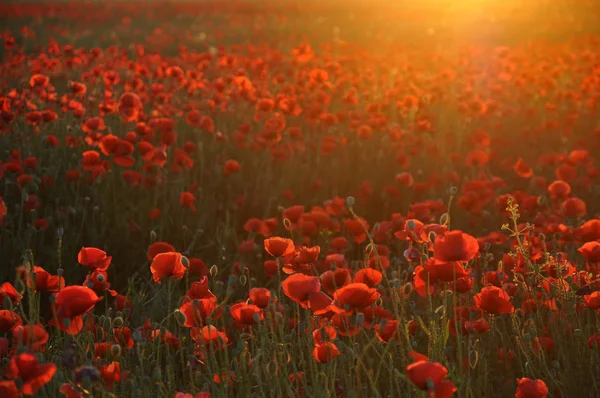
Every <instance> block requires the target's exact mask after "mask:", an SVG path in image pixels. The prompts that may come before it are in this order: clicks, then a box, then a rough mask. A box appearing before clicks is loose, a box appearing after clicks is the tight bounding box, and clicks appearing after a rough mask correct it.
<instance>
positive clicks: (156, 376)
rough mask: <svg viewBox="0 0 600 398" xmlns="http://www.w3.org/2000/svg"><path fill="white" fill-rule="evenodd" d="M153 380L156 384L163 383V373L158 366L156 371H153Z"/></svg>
mask: <svg viewBox="0 0 600 398" xmlns="http://www.w3.org/2000/svg"><path fill="white" fill-rule="evenodd" d="M152 380H154V381H155V382H161V381H162V371H161V370H160V368H159V367H158V366H157V367H155V368H154V370H153V371H152Z"/></svg>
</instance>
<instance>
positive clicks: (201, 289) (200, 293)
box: [183, 276, 217, 303]
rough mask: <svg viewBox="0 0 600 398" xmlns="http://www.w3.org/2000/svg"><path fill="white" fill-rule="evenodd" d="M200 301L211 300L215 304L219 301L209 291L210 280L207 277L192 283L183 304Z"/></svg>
mask: <svg viewBox="0 0 600 398" xmlns="http://www.w3.org/2000/svg"><path fill="white" fill-rule="evenodd" d="M199 299H209V300H212V301H215V302H216V301H217V298H216V297H215V295H214V294H213V293H212V292H211V291H210V290H209V289H208V278H207V277H205V276H204V277H202V279H201V280H199V281H196V282H192V284H191V285H190V288H189V289H188V291H187V292H186V294H185V297H184V298H183V302H184V303H187V302H188V301H192V300H199Z"/></svg>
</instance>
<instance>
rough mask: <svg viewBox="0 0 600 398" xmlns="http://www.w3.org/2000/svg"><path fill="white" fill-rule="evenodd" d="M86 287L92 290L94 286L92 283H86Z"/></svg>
mask: <svg viewBox="0 0 600 398" xmlns="http://www.w3.org/2000/svg"><path fill="white" fill-rule="evenodd" d="M86 286H87V287H88V288H90V289H93V288H94V284H93V283H92V282H88V283H87V284H86Z"/></svg>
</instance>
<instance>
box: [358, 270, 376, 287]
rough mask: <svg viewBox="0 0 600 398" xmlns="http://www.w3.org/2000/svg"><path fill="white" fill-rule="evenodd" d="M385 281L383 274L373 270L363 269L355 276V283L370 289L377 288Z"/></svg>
mask: <svg viewBox="0 0 600 398" xmlns="http://www.w3.org/2000/svg"><path fill="white" fill-rule="evenodd" d="M382 280H383V274H382V273H381V272H379V271H377V270H376V269H373V268H363V269H361V270H359V271H358V272H357V273H356V274H354V283H364V284H365V285H367V286H369V287H376V286H377V285H379V284H380V283H381V281H382Z"/></svg>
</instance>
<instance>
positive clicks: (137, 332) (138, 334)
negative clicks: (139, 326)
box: [131, 330, 142, 342]
mask: <svg viewBox="0 0 600 398" xmlns="http://www.w3.org/2000/svg"><path fill="white" fill-rule="evenodd" d="M131 338H132V339H133V341H136V342H137V341H142V332H141V331H140V330H135V331H134V332H133V333H131Z"/></svg>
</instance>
